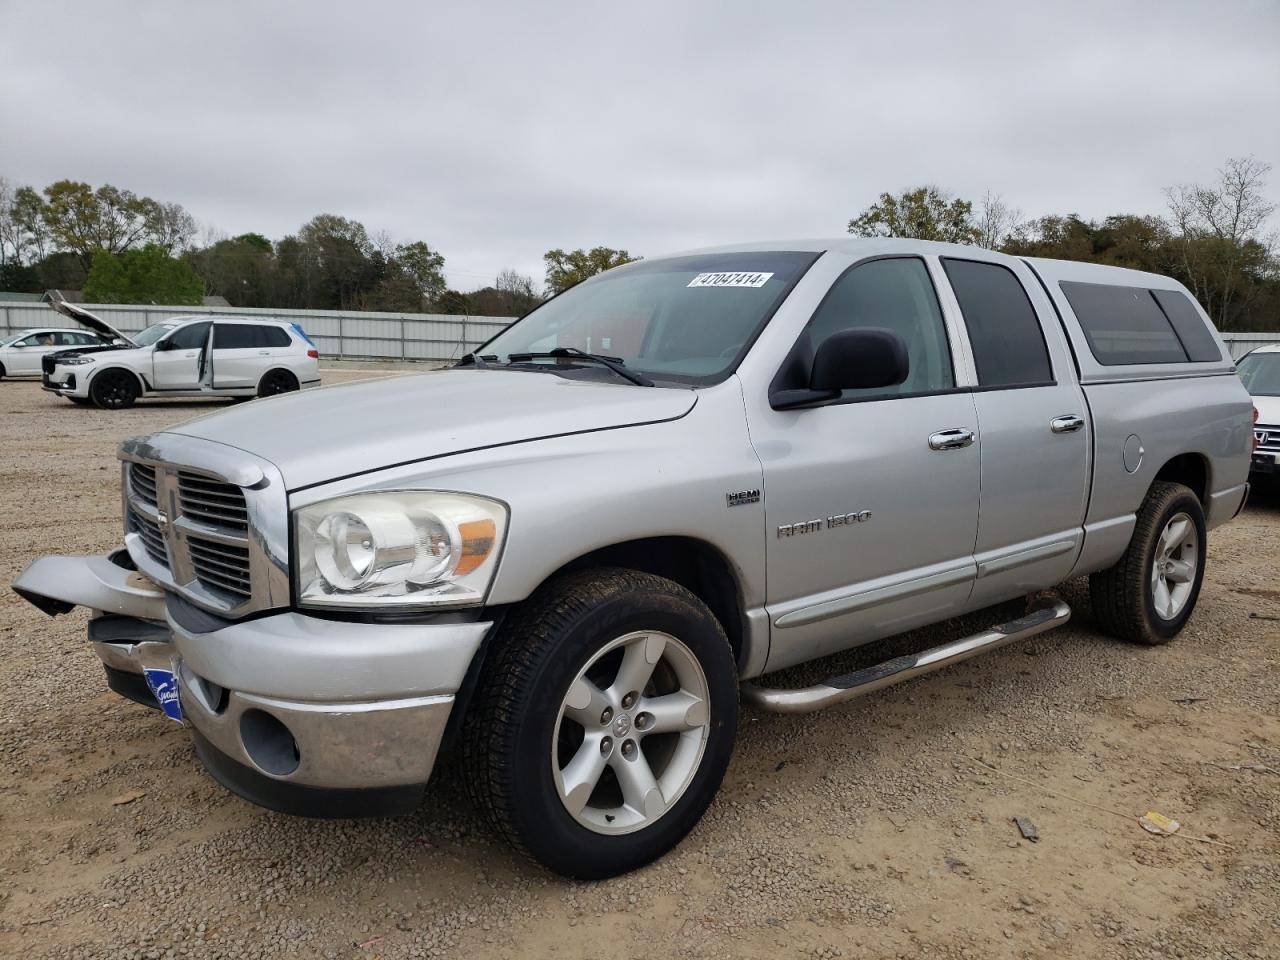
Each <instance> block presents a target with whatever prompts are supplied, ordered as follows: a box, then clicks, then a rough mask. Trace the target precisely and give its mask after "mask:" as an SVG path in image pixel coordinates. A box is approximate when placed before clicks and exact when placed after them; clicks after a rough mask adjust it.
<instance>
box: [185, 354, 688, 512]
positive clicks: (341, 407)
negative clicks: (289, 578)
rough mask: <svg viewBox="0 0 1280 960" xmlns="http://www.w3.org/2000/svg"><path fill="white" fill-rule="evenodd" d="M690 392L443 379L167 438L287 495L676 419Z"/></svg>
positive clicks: (550, 376)
mask: <svg viewBox="0 0 1280 960" xmlns="http://www.w3.org/2000/svg"><path fill="white" fill-rule="evenodd" d="M695 403H697V394H696V393H694V391H692V390H687V389H680V388H667V387H637V386H633V385H631V384H627V383H623V382H619V383H617V384H614V383H601V382H594V381H584V380H568V379H565V378H564V377H561V376H559V375H557V374H554V373H536V372H533V371H523V372H515V371H505V370H476V369H466V370H442V371H438V372H434V373H426V374H420V375H418V376H411V377H392V378H388V379H385V380H373V381H365V382H362V383H352V384H346V385H342V386H334V387H324V388H321V389H319V390H309V391H306V392H303V393H294V394H287V395H284V396H280V397H272V398H271V399H270V400H267V401H263V402H254V403H246V404H243V405H241V406H238V407H235V408H233V409H230V410H227V411H225V412H222V413H215V414H213V415H211V416H208V417H201V418H200V419H198V420H192V421H190V422H189V423H185V424H182V425H181V426H179V427H174V428H172V429H170V430H168V431H166V432H168V433H178V434H182V435H184V436H188V437H199V438H201V439H204V440H212V441H214V442H216V443H222V444H226V445H228V446H232V447H238V448H240V449H242V450H245V451H247V452H249V453H253V454H256V455H257V456H260V457H263V458H264V459H266V460H270V461H271V462H272V463H274V464H275V465H276V466H277V467H278V468H279V469H280V472H281V473H282V474H283V475H284V481H285V486H286V487H288V488H289V489H290V490H296V489H298V488H299V487H308V486H312V485H314V484H317V483H323V482H325V481H328V480H336V479H338V478H339V477H347V476H354V475H356V474H360V473H368V472H370V471H372V470H380V469H383V468H386V467H390V466H395V465H396V464H403V463H411V462H413V461H415V460H429V459H432V458H434V457H441V456H446V455H448V454H452V453H462V452H465V451H468V450H476V449H481V448H484V447H495V446H503V445H505V444H509V443H520V442H522V441H525V440H544V439H548V438H550V437H559V436H564V435H566V434H571V433H584V432H587V431H592V430H606V429H609V428H612V427H626V426H635V425H638V424H643V423H654V422H657V421H662V420H674V419H677V418H679V417H682V416H684V415H685V414H686V413H688V412H689V411H690V410H692V409H693V406H694V404H695Z"/></svg>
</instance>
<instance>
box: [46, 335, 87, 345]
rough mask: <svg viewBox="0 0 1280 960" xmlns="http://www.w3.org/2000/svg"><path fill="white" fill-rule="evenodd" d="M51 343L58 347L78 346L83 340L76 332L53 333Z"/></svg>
mask: <svg viewBox="0 0 1280 960" xmlns="http://www.w3.org/2000/svg"><path fill="white" fill-rule="evenodd" d="M53 343H54V345H55V346H58V347H78V346H80V345H81V344H82V343H83V341H82V340H81V339H80V334H78V333H70V332H68V333H55V334H54V335H53Z"/></svg>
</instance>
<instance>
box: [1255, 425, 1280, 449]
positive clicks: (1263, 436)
mask: <svg viewBox="0 0 1280 960" xmlns="http://www.w3.org/2000/svg"><path fill="white" fill-rule="evenodd" d="M1253 436H1254V438H1255V439H1256V440H1257V441H1258V452H1260V453H1280V426H1276V427H1273V426H1271V425H1270V424H1262V423H1259V424H1255V425H1254V428H1253Z"/></svg>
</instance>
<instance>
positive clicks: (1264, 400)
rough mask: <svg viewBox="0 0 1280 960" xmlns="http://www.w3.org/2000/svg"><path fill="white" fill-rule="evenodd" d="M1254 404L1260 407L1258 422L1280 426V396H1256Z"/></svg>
mask: <svg viewBox="0 0 1280 960" xmlns="http://www.w3.org/2000/svg"><path fill="white" fill-rule="evenodd" d="M1253 405H1254V406H1255V407H1257V408H1258V423H1265V424H1266V425H1267V426H1269V427H1280V397H1254V398H1253Z"/></svg>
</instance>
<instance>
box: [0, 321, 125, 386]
mask: <svg viewBox="0 0 1280 960" xmlns="http://www.w3.org/2000/svg"><path fill="white" fill-rule="evenodd" d="M110 343H111V339H110V338H109V337H105V336H100V335H98V334H96V333H90V332H89V331H87V330H59V329H56V328H53V327H49V328H44V329H31V330H23V331H21V332H19V333H15V334H13V335H12V336H10V337H6V338H5V339H4V340H0V379H3V378H5V377H38V376H40V358H41V357H43V356H45V355H46V354H49V353H54V352H56V351H58V350H68V349H74V348H76V347H100V346H106V345H109V344H110Z"/></svg>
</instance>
